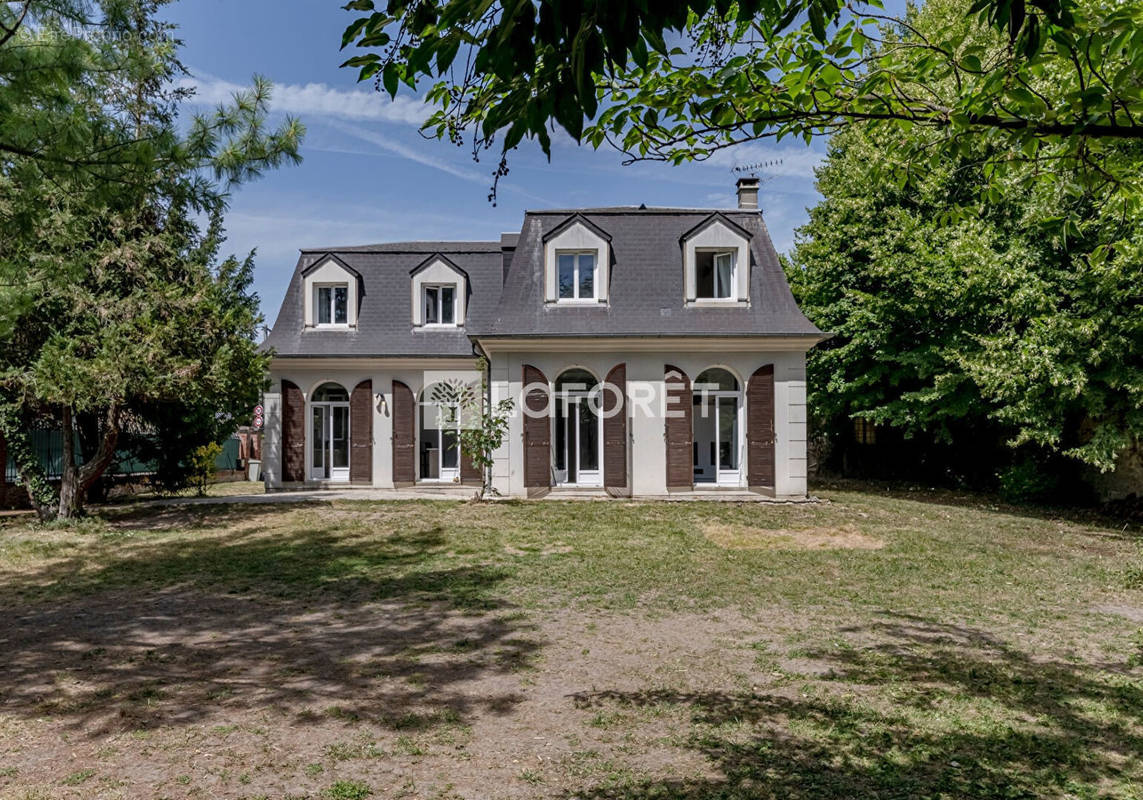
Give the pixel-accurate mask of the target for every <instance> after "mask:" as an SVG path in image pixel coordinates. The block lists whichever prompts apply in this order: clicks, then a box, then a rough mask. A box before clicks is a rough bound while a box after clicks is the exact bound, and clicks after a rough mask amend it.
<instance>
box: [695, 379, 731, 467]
mask: <svg viewBox="0 0 1143 800" xmlns="http://www.w3.org/2000/svg"><path fill="white" fill-rule="evenodd" d="M693 392H694V400H693V403H694V413H693V415H692V418H693V420H694V423H693V424H694V428H693V440H692V441H693V444H692V448H693V457H694V479H695V483H708V484H721V485H724V486H738V485H739V484H740V483H741V480H742V434H741V428H742V425H741V416H742V386H741V384H740V383H739V382H738V379H737V378H736V377H734V375H733V374H732V373H731V372H730V371H729V370H726V369H723V368H722V367H712V368H710V369H708V370H706V371H704V372H702V373H700V374H699V376H698V377H697V378H696V379H695V382H694V389H693Z"/></svg>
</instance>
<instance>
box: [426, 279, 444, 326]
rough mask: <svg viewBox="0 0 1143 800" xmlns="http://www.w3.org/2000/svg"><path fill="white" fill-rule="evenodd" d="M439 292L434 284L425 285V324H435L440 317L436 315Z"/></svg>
mask: <svg viewBox="0 0 1143 800" xmlns="http://www.w3.org/2000/svg"><path fill="white" fill-rule="evenodd" d="M438 295H439V292H437V289H436V287H435V286H427V287H425V324H426V325H435V324H436V323H437V322H440V317H439V316H438V315H437V298H438Z"/></svg>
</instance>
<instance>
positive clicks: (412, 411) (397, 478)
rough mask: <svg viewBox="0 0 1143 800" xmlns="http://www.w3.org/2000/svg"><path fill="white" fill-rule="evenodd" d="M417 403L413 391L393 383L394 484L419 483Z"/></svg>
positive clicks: (403, 385)
mask: <svg viewBox="0 0 1143 800" xmlns="http://www.w3.org/2000/svg"><path fill="white" fill-rule="evenodd" d="M416 456H417V402H416V400H415V399H414V397H413V390H412V389H410V388H409V387H408V386H406V385H405V384H403V383H401V382H400V381H393V483H394V484H403V485H406V486H409V485H411V484H414V483H416V482H417V458H416Z"/></svg>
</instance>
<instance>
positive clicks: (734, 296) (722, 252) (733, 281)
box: [694, 247, 740, 303]
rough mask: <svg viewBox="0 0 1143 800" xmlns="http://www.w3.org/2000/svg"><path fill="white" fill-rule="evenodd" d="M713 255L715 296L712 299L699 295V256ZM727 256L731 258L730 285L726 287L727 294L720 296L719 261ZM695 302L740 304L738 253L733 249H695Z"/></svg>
mask: <svg viewBox="0 0 1143 800" xmlns="http://www.w3.org/2000/svg"><path fill="white" fill-rule="evenodd" d="M708 253H709V254H711V262H712V263H711V269H712V271H713V274H712V275H711V285H712V288H713V289H714V294H713V295H712V296H710V297H704V296H703V295H701V294H699V288H698V287H699V276H698V260H699V256H703V255H706V254H708ZM724 256H727V257H729V258H730V285H729V286H728V287H726V292H727V293H726V294H725V295H719V293H718V289H719V280H720V279H719V271H718V260H719V258H722V257H724ZM694 271H695V301H696V302H699V303H738V302H739V301H740V298H739V297H738V251H737V250H736V249H735V248H731V247H697V248H695V264H694Z"/></svg>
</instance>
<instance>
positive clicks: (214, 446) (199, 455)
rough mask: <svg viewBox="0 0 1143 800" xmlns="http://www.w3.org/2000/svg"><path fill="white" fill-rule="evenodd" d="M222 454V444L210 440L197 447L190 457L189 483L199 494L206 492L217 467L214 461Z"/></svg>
mask: <svg viewBox="0 0 1143 800" xmlns="http://www.w3.org/2000/svg"><path fill="white" fill-rule="evenodd" d="M220 455H222V445H220V444H219V443H218V442H210V443H209V444H204V445H203V446H202V447H198V448H196V449H195V450H194V452H192V453H191V457H190V485H191V486H193V487H194V488H195V491H197V492H198V494H199V495H200V496H202V495H205V494H206V487H207V484H209V483H210V482H211V481H212V480H213V479H214V475H215V473H216V472H217V471H218V468H217V466H216V464H215V462H216V461H217V460H218V457H219V456H220Z"/></svg>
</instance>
